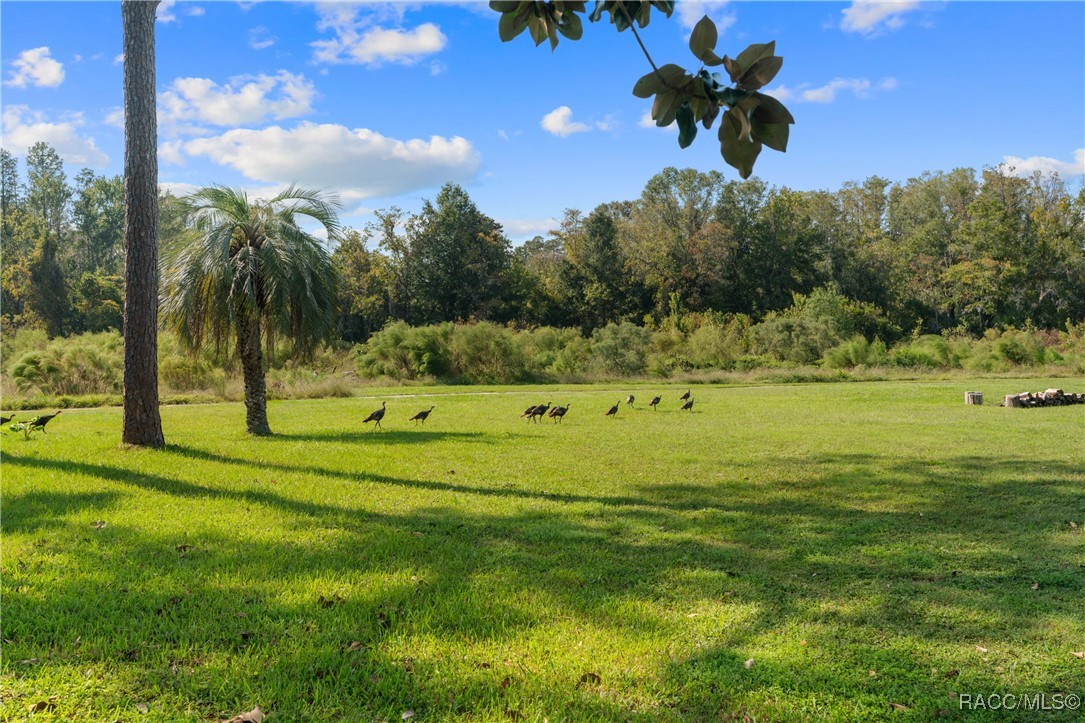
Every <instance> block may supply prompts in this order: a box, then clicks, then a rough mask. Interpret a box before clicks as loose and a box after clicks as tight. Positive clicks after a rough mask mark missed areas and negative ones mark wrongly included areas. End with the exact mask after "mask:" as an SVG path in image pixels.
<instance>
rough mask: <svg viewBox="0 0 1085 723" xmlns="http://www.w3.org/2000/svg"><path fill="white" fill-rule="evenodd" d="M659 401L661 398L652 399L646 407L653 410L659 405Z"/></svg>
mask: <svg viewBox="0 0 1085 723" xmlns="http://www.w3.org/2000/svg"><path fill="white" fill-rule="evenodd" d="M660 399H662V397H658V396H656V397H652V401H650V402H648V406H649V407H651V408H652V409H655V408H656V405H658V404H659V400H660Z"/></svg>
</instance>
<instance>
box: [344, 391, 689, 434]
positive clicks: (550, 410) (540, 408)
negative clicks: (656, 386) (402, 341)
mask: <svg viewBox="0 0 1085 723" xmlns="http://www.w3.org/2000/svg"><path fill="white" fill-rule="evenodd" d="M678 399H679V401H681V402H682V407H681V409H682V411H685V412H692V411H693V397H691V396H690V390H689V389H687V390H686V393H685V394H683V395H682V396H680V397H679V398H678ZM662 400H663V397H662V396H660V395H656V396H654V397H652V401H650V402H648V406H649V407H651V408H652V409H653V411H654V410H656V409H658V408H659V403H660V402H661V401H662ZM634 402H636V397H634V396H633V395H632V394H630V395H629V396H628V397H626V398H625V403H626V405H628V406H629V407H631V408H633V404H634ZM621 405H622V403H621V401H619V402H617V403H615V405H614V406H613V407H611V408H610V409H608V410H607V411H606V412H605V413H604V415H603V416H605V417H614V416H617V414H618V409H619V408H620V407H621ZM570 406H572V405H571V404H566V405H565V406H564V407H561V406H558V407H554V406H551V404H550V402H547V403H546V404H533V405H532V406H530V407H528V408H527V409H525V410H524V413H523V414H521V415H520V418H521V419H530V420H531V421H532V422H539V421H541V420H542V418H543V417H549V418H550V419H553V420H554V422H555V423H556V424H560V423H561V422H562V420H564V419H565V415H566V414H568V413H569V407H570ZM435 408H436V407H435V406H431V407H430V408H429V409H423V410H422V411H421V412H419V413H418V414H415V415H414V416H413V417H411V418H410V419H409V420H407V421H409V422H418V423H421V424H425V423H426V420H427V419H429V415H430V414H432V413H433V410H434V409H435ZM387 411H388V402H381V406H380V409H377V410H374V411H373V412H372V413H371V414H370V415H369V416H368V417H366V418H365V419H363V420H362V424H369V423H370V422H373V423H374V426H373V428H374V429H382V430H383V429H384V428H383V427H381V420H382V419H384V415H385V413H386V412H387Z"/></svg>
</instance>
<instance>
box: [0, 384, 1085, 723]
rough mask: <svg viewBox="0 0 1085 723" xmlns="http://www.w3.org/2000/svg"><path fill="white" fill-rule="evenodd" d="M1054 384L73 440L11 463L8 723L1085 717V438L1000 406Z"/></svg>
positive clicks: (191, 411)
mask: <svg viewBox="0 0 1085 723" xmlns="http://www.w3.org/2000/svg"><path fill="white" fill-rule="evenodd" d="M1054 384H1055V382H1050V381H1049V380H1036V379H1030V380H1008V379H997V380H984V381H982V382H979V381H977V382H969V383H962V382H933V383H923V382H881V383H854V384H816V385H795V386H771V387H723V386H711V387H697V388H694V390H693V395H694V398H695V400H696V404H695V406H694V409H693V412H692V413H688V412H681V411H679V409H678V407H679V402H678V400H677V397H678V394H680V393H681V392H683V391H685V388H684V387H683V388H681V389H677V388H674V387H666V386H662V385H661V386H659V387H649V386H628V387H618V386H589V387H565V388H561V387H541V388H523V387H515V388H514V387H505V388H488V389H486V390H480V389H478V388H463V387H460V388H434V389H418V390H413V391H419V392H422V393H425V394H433V396H426V397H423V398H409V397H405V396H402V395H404V394H406V393H408V392H409V391H411V390H404V389H393V390H388V391H387V393H386V394H385V395H381V394H380V393H379V392H373V391H369V390H367V391H366V394H367V395H369V394H372V396H367V397H366V398H356V399H344V400H315V401H284V402H272V403H271V406H270V418H271V425H272V428H273V429H274V430H275V432H276V433H277V434H276V436H275V437H273V438H270V439H258V438H251V437H249V436H247V435H246V434H245V432H244V408H243V406H242V405H241V404H215V405H201V406H187V407H169V408H164V409H163V410H162V416H163V424H164V427H165V432H166V439H167V441H168V443H169V445H168V447H167V449H166V450H165V451H148V450H137V449H127V450H126V449H121V448H120V447H119V444H118V442H119V439H120V421H121V418H120V411H119V410H117V409H90V410H70V411H68V412H65V413H64V414H62V415H61V416H60V417H59V418H58V419H56V420H54V422H53V423H52V424H51V425H50V426H49V427H48V434H47V435H41V434H35V435H34V436H33V437H32V438H31V439H30V440H29V441H27V440H24V439H23V438H22V437H21V435H17V434H14V433H10V432H9V433H7V434H6V435H5V436H4V438H3V448H2V452H3V459H2V475H3V477H2V483H3V507H2V515H3V517H2V520H3V548H2V553H3V554H2V593H3V597H2V600H0V614H2V621H0V622H2V635H3V639H4V641H3V661H2V674H3V685H2V693H0V696H2V700H0V708H2V710H3V718H4V719H5V720H22V719H33V720H87V721H114V720H121V721H181V720H190V721H205V720H215V719H217V718H222V717H226V718H228V717H230V716H231V715H234V714H236V713H240V712H242V711H247V710H250V709H252V708H253V707H254V706H260V707H261V708H262V709H263V710H264V711H265V712H267V713H269V714H270V715H271V716H272V717H273V719H274V720H277V721H302V720H321V721H340V720H349V721H355V720H375V719H376V720H380V719H384V720H388V721H400V720H403V719H404V718H403V716H404V714H405V713H406V712H408V711H413V714H414V715H413V718H412V719H413V720H416V721H417V720H435V721H436V720H448V719H457V718H458V719H469V720H472V721H490V720H492V721H501V720H538V721H542V720H544V719H549V720H551V721H557V720H689V721H706V720H737V721H741V720H745V719H749V720H756V721H805V720H849V721H869V720H882V719H884V720H894V721H895V720H916V721H928V720H932V719H934V718H936V717H938V716H943V717H945V718H946V719H948V720H999V721H1003V720H1033V719H1035V717H1036V715H1037V714H1036V713H1034V712H1025V711H1022V710H1018V711H1014V712H1007V711H1002V710H999V711H993V712H992V711H986V712H983V711H980V712H969V711H962V710H960V707H959V703H958V700H959V699H958V698H957V697H955V696H956V695H966V694H971V695H979V694H983V695H989V694H994V693H1013V694H1017V695H1022V694H1032V693H1045V694H1047V695H1048V696H1049V697H1050V696H1052V695H1053V694H1056V693H1060V694H1085V660H1082V659H1079V658H1078V657H1075V656H1074V654H1073V653H1074V652H1081V651H1085V544H1083V543H1085V407H1063V408H1055V409H1002V408H998V407H996V406H992V405H991V404H992V401H997V400H999V399H1001V397H1002V395H1003V394H1006V393H1010V392H1018V391H1024V390H1036V389H1043V388H1045V386H1051V385H1054ZM1058 385H1059V386H1063V387H1065V388H1067V389H1068V390H1069V389H1070V388H1071V387H1073V385H1069V386H1067V382H1066V380H1063V381H1061V382H1059V383H1058ZM966 389H979V390H981V391H983V392H984V393H985V397H986V399H987V402H988V406H982V407H968V406H965V405H964V392H965V390H966ZM1073 390H1074V391H1081V390H1080V389H1079V388H1078V387H1073ZM630 391H633V392H634V393H635V394H636V395H637V407H636V408H635V409H629V408H628V407H626V406H625V404H624V399H625V395H626V394H627V393H628V392H630ZM657 391H658V392H661V393H662V394H663V402H662V404H661V405H660V409H659V410H658V411H652V410H650V409H648V408H647V407H646V403H647V401H648V399H649V398H650V397H651V396H652V394H653V393H654V392H657ZM619 399H621V400H622V401H623V403H622V408H621V410H620V411H619V412H618V415H617V417H616V418H612V419H611V418H604V416H603V412H604V411H606V409H607V408H608V407H609V406H610V405H612V404H613V403H614V402H615V401H618V400H619ZM382 400H387V401H388V414H387V416H386V417H385V421H384V427H385V431H383V432H376V431H372V430H371V429H370V427H372V425H368V426H366V427H363V426H362V425H361V424H360V421H361V420H362V419H364V418H365V416H366V415H367V414H368V413H369V412H370V411H372V410H373V409H375V408H376V407H378V406H379V405H380V401H382ZM547 400H551V401H553V402H555V403H563V404H564V403H566V402H571V404H572V406H571V409H570V411H569V414H568V417H567V418H566V420H565V422H564V424H562V425H554V424H551V423H545V424H532V423H530V422H528V421H525V420H522V419H520V418H519V414H520V412H521V411H523V409H524V408H525V407H527V406H528V405H530V404H534V403H537V402H544V401H547ZM431 404H434V405H436V409H435V410H434V412H433V415H432V416H431V417H430V419H429V421H427V422H426V424H425V426H423V427H418V428H415V427H414V426H412V425H411V424H410V423H408V422H407V421H406V420H407V418H408V417H409V416H411V415H412V414H414V413H415V412H416V411H418V410H420V409H424V408H427V407H429V406H430V405H431ZM1072 522H1074V523H1076V525H1077V527H1076V528H1074V527H1073V525H1072V524H1071V523H1072ZM751 661H752V662H751ZM42 702H45V703H46V705H39V706H37V707H40V708H43V710H40V711H38V712H35V713H33V714H31V713H29V712H28V710H29V709H30V707H31V706H35V704H39V703H42ZM894 704H895V705H894ZM1082 716H1083V714H1082V713H1081V712H1080V711H1077V712H1071V711H1068V710H1062V711H1050V712H1048V713H1047V715H1046V717H1045V718H1044V719H1049V720H1066V721H1071V720H1081V719H1082ZM408 718H410V716H408Z"/></svg>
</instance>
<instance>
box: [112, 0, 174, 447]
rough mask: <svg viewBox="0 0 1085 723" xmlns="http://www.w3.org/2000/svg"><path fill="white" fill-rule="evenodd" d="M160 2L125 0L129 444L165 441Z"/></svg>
mask: <svg viewBox="0 0 1085 723" xmlns="http://www.w3.org/2000/svg"><path fill="white" fill-rule="evenodd" d="M157 5H158V2H133V1H132V0H125V1H124V2H122V3H121V24H122V26H123V30H124V250H125V253H124V423H123V431H122V432H121V439H122V440H123V442H124V443H125V444H134V445H139V446H144V447H164V446H165V444H166V441H165V439H164V437H163V435H162V417H161V415H160V414H159V411H158V155H157V154H158V120H157V118H156V116H155V72H154V71H155V68H154V22H155V7H156V6H157Z"/></svg>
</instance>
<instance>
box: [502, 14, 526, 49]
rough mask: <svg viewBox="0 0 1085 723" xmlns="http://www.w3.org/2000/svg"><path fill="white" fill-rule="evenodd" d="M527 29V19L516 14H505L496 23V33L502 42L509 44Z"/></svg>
mask: <svg viewBox="0 0 1085 723" xmlns="http://www.w3.org/2000/svg"><path fill="white" fill-rule="evenodd" d="M526 27H527V17H526V16H521V15H520V14H519V13H516V12H509V13H505V14H504V15H502V16H501V20H500V21H499V22H498V23H497V33H498V35H500V36H501V40H502V41H503V42H506V43H507V42H509V41H510V40H512V39H513V38H515V37H516V36H517V35H519V34H520V33H522V32H524V28H526Z"/></svg>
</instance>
